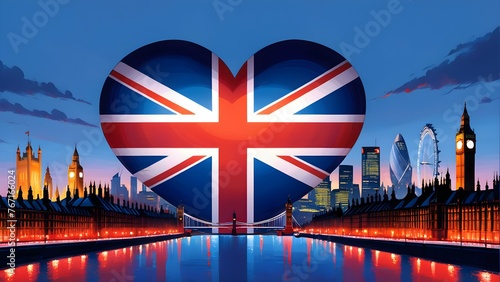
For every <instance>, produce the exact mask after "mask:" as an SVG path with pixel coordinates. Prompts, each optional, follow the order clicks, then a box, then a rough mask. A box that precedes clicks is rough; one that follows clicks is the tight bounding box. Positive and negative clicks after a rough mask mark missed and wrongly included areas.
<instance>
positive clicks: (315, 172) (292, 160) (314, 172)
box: [278, 156, 328, 179]
mask: <svg viewBox="0 0 500 282" xmlns="http://www.w3.org/2000/svg"><path fill="white" fill-rule="evenodd" d="M278 157H279V158H282V159H283V160H285V161H287V162H289V163H291V164H293V165H295V166H297V167H299V168H300V169H302V170H305V171H307V172H309V173H310V174H312V175H314V176H316V177H318V178H321V179H325V178H326V177H327V176H328V174H324V173H323V172H321V171H319V170H316V169H314V168H313V167H310V166H308V165H306V164H305V163H303V162H300V161H298V160H297V159H295V158H292V157H291V156H278Z"/></svg>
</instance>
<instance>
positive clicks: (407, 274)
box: [0, 235, 500, 282]
mask: <svg viewBox="0 0 500 282" xmlns="http://www.w3.org/2000/svg"><path fill="white" fill-rule="evenodd" d="M0 278H1V279H0V280H3V281H22V282H29V281H71V282H77V281H106V282H108V281H109V282H123V281H231V282H233V281H238V282H239V281H258V282H268V281H288V282H298V281H315V282H318V281H390V282H396V281H499V280H500V279H499V274H498V273H491V272H487V271H482V270H481V269H478V268H474V267H469V266H460V265H451V264H446V263H440V262H433V261H430V260H425V259H420V258H416V257H411V256H406V255H398V254H392V253H387V252H381V251H377V250H371V249H364V248H358V247H351V246H346V245H342V244H337V243H333V242H326V241H321V240H316V239H310V238H295V237H287V236H285V237H278V236H271V235H269V236H259V235H249V236H236V237H233V236H230V235H218V236H217V235H212V236H201V235H200V236H193V237H186V238H180V239H172V240H168V241H163V242H156V243H150V244H145V245H140V246H133V247H127V248H121V249H116V250H111V251H104V252H95V253H88V254H85V255H80V256H74V257H69V258H60V259H56V260H48V261H42V262H37V263H33V264H29V265H24V266H18V267H16V269H15V274H14V275H11V274H9V273H8V271H4V273H3V274H2V276H0Z"/></svg>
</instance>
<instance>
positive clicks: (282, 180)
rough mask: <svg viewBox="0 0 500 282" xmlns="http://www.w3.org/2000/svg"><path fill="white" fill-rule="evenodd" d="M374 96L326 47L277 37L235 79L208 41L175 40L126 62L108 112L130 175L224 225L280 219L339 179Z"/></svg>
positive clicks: (103, 106)
mask: <svg viewBox="0 0 500 282" xmlns="http://www.w3.org/2000/svg"><path fill="white" fill-rule="evenodd" d="M365 103H366V101H365V93H364V89H363V85H362V83H361V80H360V78H359V77H358V74H357V73H356V71H355V70H354V68H353V67H352V66H351V64H350V63H349V62H347V61H346V60H345V59H344V58H343V57H342V56H341V55H339V54H338V53H337V52H335V51H333V50H331V49H329V48H327V47H325V46H322V45H319V44H317V43H312V42H308V41H302V40H287V41H282V42H278V43H275V44H272V45H270V46H267V47H265V48H264V49H262V50H260V51H259V52H257V53H256V54H255V55H254V56H252V57H251V58H250V59H248V61H246V62H245V63H244V64H243V66H242V67H241V69H240V70H239V72H238V74H237V75H236V76H234V75H233V74H232V73H231V71H230V70H229V68H228V67H227V66H226V65H225V64H224V62H223V61H222V60H221V59H220V58H219V57H217V56H216V55H215V54H213V53H212V52H210V51H209V50H207V49H206V48H204V47H202V46H199V45H197V44H194V43H191V42H187V41H180V40H167V41H160V42H156V43H152V44H149V45H147V46H144V47H142V48H139V49H138V50H136V51H134V52H132V53H131V54H129V55H128V56H126V57H125V58H124V59H123V60H122V61H121V62H119V63H118V64H117V65H116V67H115V68H114V69H113V70H112V71H111V73H110V75H109V77H108V78H107V79H106V81H105V83H104V86H103V89H102V93H101V101H100V114H101V125H102V128H103V131H104V135H105V136H106V139H107V141H108V143H109V145H110V147H111V148H112V150H113V152H114V153H115V154H116V156H117V157H118V159H119V160H120V161H121V162H122V163H123V165H124V166H125V167H126V168H127V169H128V170H129V171H130V173H132V174H133V175H135V176H137V178H138V179H139V180H140V181H142V182H143V183H145V184H146V185H147V186H148V187H149V188H151V189H152V190H153V191H154V192H156V193H157V194H158V195H160V196H161V197H163V198H164V199H165V200H167V201H168V202H170V203H171V204H173V205H176V206H177V205H179V204H183V205H184V207H185V212H186V213H188V214H189V215H191V216H194V217H196V218H199V219H201V220H204V221H208V222H211V223H213V224H214V225H218V224H221V223H226V222H231V220H232V215H233V212H236V215H237V219H238V221H241V222H247V223H255V222H259V221H262V220H266V219H269V218H271V217H273V216H276V215H278V214H279V213H281V212H282V211H283V210H284V207H285V206H284V204H285V203H286V201H287V199H288V197H290V198H291V200H292V201H296V200H298V199H300V198H301V197H303V196H304V195H305V194H306V193H308V192H309V191H310V190H311V189H312V188H314V187H315V186H316V185H317V184H319V183H320V182H321V181H322V180H323V179H325V178H327V177H329V175H330V173H331V172H332V171H333V170H334V169H335V168H336V167H337V166H338V165H339V164H340V163H341V162H342V160H343V159H344V157H345V156H346V154H347V153H348V152H349V151H350V149H351V148H352V146H353V145H354V143H355V142H356V139H357V138H358V136H359V133H360V132H361V128H362V126H363V121H364V118H365V107H366V105H365ZM216 231H217V230H216ZM220 231H221V232H223V231H222V230H220ZM246 231H247V232H252V230H251V229H249V230H246Z"/></svg>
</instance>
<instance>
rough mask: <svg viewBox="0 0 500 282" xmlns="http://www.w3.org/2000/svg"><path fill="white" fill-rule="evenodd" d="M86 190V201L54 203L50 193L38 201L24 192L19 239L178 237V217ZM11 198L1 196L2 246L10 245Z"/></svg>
mask: <svg viewBox="0 0 500 282" xmlns="http://www.w3.org/2000/svg"><path fill="white" fill-rule="evenodd" d="M88 188H89V189H87V187H84V191H86V192H87V193H84V196H83V197H81V198H80V197H78V196H77V197H73V198H72V197H71V192H70V190H69V189H67V190H66V198H64V199H63V200H60V199H59V197H58V198H57V200H56V201H51V200H50V199H49V195H48V189H47V188H46V187H45V188H44V190H43V198H41V199H36V198H34V195H33V190H31V189H28V190H24V189H21V190H20V191H19V193H18V196H17V200H16V202H15V203H16V207H15V210H16V213H15V215H16V218H15V219H16V220H17V223H16V238H17V239H18V240H19V241H20V242H22V241H40V240H63V239H96V238H113V237H127V236H137V235H148V234H162V233H165V234H166V233H175V232H176V230H177V227H176V226H177V223H176V221H177V219H176V217H175V214H173V213H166V212H165V211H164V210H163V209H157V208H155V207H151V206H148V205H144V204H139V203H130V202H128V201H119V200H115V199H114V197H113V196H112V195H110V193H109V188H108V187H104V188H102V187H101V186H100V185H99V187H98V188H96V186H95V184H94V185H91V186H90V187H88ZM8 204H9V202H8V201H7V198H4V197H1V196H0V228H1V231H0V235H1V237H0V242H7V241H8V237H9V235H10V233H9V232H10V230H9V229H7V224H8V222H7V219H12V218H9V217H8V215H9V214H8V207H9V205H8Z"/></svg>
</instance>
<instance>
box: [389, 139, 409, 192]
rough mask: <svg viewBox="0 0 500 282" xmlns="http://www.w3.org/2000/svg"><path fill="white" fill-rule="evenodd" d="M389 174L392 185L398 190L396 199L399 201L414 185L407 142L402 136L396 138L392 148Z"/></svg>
mask: <svg viewBox="0 0 500 282" xmlns="http://www.w3.org/2000/svg"><path fill="white" fill-rule="evenodd" d="M389 173H390V176H391V182H392V185H393V186H394V188H395V189H396V197H397V198H398V199H401V198H403V197H404V196H405V195H406V187H408V185H411V184H412V182H411V174H412V167H411V163H410V156H409V155H408V149H407V148H406V142H405V139H404V138H403V135H401V134H398V135H397V136H396V138H395V139H394V143H393V144H392V147H391V154H390V157H389Z"/></svg>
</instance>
